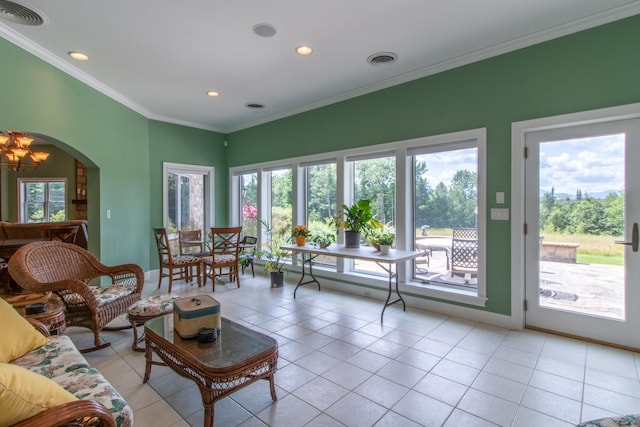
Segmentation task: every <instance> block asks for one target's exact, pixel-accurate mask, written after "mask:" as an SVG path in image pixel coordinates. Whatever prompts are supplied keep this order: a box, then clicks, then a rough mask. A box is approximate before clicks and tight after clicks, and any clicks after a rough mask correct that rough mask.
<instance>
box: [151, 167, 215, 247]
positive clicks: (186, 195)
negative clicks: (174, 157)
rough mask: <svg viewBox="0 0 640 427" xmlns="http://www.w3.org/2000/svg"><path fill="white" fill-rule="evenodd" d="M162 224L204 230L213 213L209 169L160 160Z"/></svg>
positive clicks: (175, 229)
mask: <svg viewBox="0 0 640 427" xmlns="http://www.w3.org/2000/svg"><path fill="white" fill-rule="evenodd" d="M163 175H164V219H163V222H164V226H165V227H166V229H167V233H169V234H170V235H171V234H176V233H177V232H178V230H202V231H203V233H204V235H206V233H207V232H208V229H209V228H210V227H211V224H212V223H213V222H212V212H213V168H209V167H203V166H194V165H181V164H176V163H163Z"/></svg>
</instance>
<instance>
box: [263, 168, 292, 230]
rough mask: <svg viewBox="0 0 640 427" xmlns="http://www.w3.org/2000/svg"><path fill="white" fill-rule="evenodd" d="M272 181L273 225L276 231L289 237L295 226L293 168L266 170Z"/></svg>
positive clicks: (270, 198)
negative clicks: (292, 202)
mask: <svg viewBox="0 0 640 427" xmlns="http://www.w3.org/2000/svg"><path fill="white" fill-rule="evenodd" d="M266 175H267V179H268V180H269V182H270V183H271V185H270V187H269V194H270V197H268V198H267V199H268V200H269V205H270V209H269V212H270V213H271V227H273V230H274V232H275V233H277V234H279V235H281V236H285V237H288V236H289V235H290V234H291V230H292V228H293V225H292V221H293V219H292V212H293V211H292V206H291V196H292V194H293V179H292V176H291V168H288V169H278V170H272V171H268V172H266Z"/></svg>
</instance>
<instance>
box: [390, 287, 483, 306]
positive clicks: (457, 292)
mask: <svg viewBox="0 0 640 427" xmlns="http://www.w3.org/2000/svg"><path fill="white" fill-rule="evenodd" d="M401 291H402V292H405V293H408V294H412V295H416V296H421V297H429V298H437V299H439V300H444V301H450V302H457V303H462V304H468V305H474V306H477V307H485V306H486V304H487V298H486V297H484V296H479V295H478V294H477V293H476V291H475V290H466V289H457V288H453V287H449V286H441V285H434V284H428V285H426V284H423V283H418V282H409V283H405V284H404V286H402V289H401Z"/></svg>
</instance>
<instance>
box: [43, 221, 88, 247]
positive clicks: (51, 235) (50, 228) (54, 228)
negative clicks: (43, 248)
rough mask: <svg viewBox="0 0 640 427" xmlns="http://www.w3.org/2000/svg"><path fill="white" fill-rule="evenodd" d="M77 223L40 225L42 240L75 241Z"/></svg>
mask: <svg viewBox="0 0 640 427" xmlns="http://www.w3.org/2000/svg"><path fill="white" fill-rule="evenodd" d="M79 228H80V226H79V225H42V227H41V229H42V240H49V241H60V242H65V243H75V242H76V236H77V235H78V229H79Z"/></svg>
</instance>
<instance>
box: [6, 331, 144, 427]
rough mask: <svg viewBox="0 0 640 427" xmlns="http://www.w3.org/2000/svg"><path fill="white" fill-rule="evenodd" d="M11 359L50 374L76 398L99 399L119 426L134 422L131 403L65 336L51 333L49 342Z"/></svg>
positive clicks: (41, 373)
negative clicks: (129, 403) (128, 402)
mask: <svg viewBox="0 0 640 427" xmlns="http://www.w3.org/2000/svg"><path fill="white" fill-rule="evenodd" d="M11 363H14V364H16V365H19V366H22V367H23V368H26V369H29V370H30V371H32V372H36V373H38V374H40V375H44V376H45V377H48V378H51V379H52V380H53V381H55V382H56V383H58V384H59V385H61V386H62V387H63V388H64V389H65V390H67V391H68V392H70V393H71V394H73V395H74V396H76V397H77V398H78V399H86V400H95V401H97V402H100V403H102V404H103V405H104V406H106V407H107V408H108V409H109V410H110V411H111V413H112V414H113V418H114V419H115V420H116V424H117V425H118V426H119V427H129V426H132V425H133V411H132V410H131V407H130V406H129V405H128V404H127V402H126V401H125V400H124V399H123V398H122V396H121V395H120V393H118V391H117V390H115V389H114V388H113V387H112V386H111V384H109V382H108V381H107V380H106V379H105V378H104V377H103V376H102V374H101V373H100V372H98V371H97V370H96V369H95V368H92V367H91V366H90V365H89V363H87V361H86V359H85V358H84V356H82V354H81V353H80V352H79V351H78V349H77V348H76V346H75V345H74V344H73V342H72V341H71V339H70V338H69V337H68V336H66V335H58V336H52V337H51V341H50V342H49V343H47V344H45V345H43V346H40V347H38V348H37V349H35V350H33V351H31V352H29V353H27V354H25V355H24V356H22V357H20V358H18V359H15V360H13V361H12V362H11Z"/></svg>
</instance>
